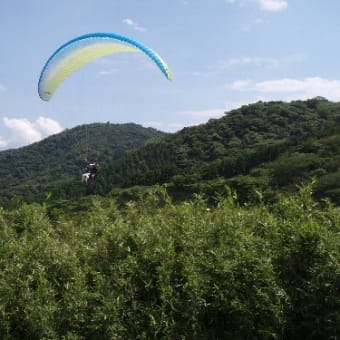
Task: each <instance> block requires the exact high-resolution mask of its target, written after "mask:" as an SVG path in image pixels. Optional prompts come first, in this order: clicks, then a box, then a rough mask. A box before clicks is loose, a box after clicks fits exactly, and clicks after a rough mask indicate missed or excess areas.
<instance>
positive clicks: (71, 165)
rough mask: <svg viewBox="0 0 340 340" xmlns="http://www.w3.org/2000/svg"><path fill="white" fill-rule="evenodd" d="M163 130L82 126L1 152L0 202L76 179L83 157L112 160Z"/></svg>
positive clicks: (84, 158)
mask: <svg viewBox="0 0 340 340" xmlns="http://www.w3.org/2000/svg"><path fill="white" fill-rule="evenodd" d="M164 135H165V133H164V132H160V131H157V130H155V129H152V128H144V127H142V126H140V125H137V124H132V123H130V124H111V123H94V124H88V125H81V126H78V127H75V128H72V129H69V130H65V131H63V132H61V133H59V134H56V135H53V136H50V137H48V138H46V139H44V140H42V141H40V142H37V143H34V144H31V145H28V146H25V147H22V148H18V149H12V150H6V151H2V152H0V163H1V164H2V166H1V167H0V197H1V201H2V202H3V201H5V200H6V198H10V197H13V196H14V195H18V196H20V197H25V198H27V197H29V196H30V197H33V199H34V197H35V195H37V194H39V193H41V192H44V191H46V188H48V187H50V186H51V185H53V186H54V185H57V184H58V183H65V182H69V181H72V180H74V181H79V178H80V174H81V172H82V170H83V168H84V166H85V164H86V160H88V161H94V160H98V161H99V162H100V163H105V162H107V161H109V160H110V161H112V160H115V159H117V158H119V157H121V156H122V155H123V154H124V153H125V152H127V151H130V150H135V149H137V148H139V147H140V146H142V145H143V144H145V143H146V142H148V141H151V140H153V139H157V138H160V137H162V136H164Z"/></svg>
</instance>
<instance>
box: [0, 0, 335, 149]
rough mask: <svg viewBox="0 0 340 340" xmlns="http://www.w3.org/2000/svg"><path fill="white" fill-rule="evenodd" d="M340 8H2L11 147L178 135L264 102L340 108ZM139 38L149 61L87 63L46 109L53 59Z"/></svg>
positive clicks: (1, 135) (40, 3) (229, 2)
mask: <svg viewBox="0 0 340 340" xmlns="http://www.w3.org/2000/svg"><path fill="white" fill-rule="evenodd" d="M339 13H340V1H339V0H323V1H321V0H171V1H170V0H115V1H113V0H58V1H55V0H26V1H22V0H1V2H0V27H1V30H0V39H1V50H0V51H1V53H0V150H5V149H8V148H14V147H19V146H23V145H27V144H30V143H32V142H35V141H38V140H40V139H42V138H45V137H46V136H48V135H50V134H53V133H57V132H60V131H62V129H67V128H68V129H69V128H72V127H74V126H77V125H80V124H84V123H92V122H111V123H127V122H135V123H138V124H142V125H143V126H152V127H155V128H157V129H159V130H163V131H171V132H174V131H177V130H179V129H181V128H183V127H184V126H191V125H196V124H200V123H204V122H206V121H208V120H209V119H210V118H216V117H221V116H223V114H224V112H226V111H229V110H230V109H233V108H237V107H240V106H241V105H244V104H248V103H253V102H256V101H259V100H283V101H290V100H294V99H306V98H312V97H315V96H318V95H321V96H324V97H326V98H328V99H329V100H332V101H340V68H339V60H340V51H339V40H340V39H339V38H340V24H339V19H338V18H339ZM91 32H115V33H119V34H123V35H126V36H129V37H131V38H133V39H136V40H139V41H140V42H142V43H144V44H145V45H147V46H149V47H150V48H152V49H153V50H155V51H156V52H157V53H159V54H160V55H161V56H162V57H163V58H164V59H165V60H166V62H167V63H168V64H169V66H170V68H171V70H172V73H173V81H172V82H169V81H167V80H166V79H165V78H164V76H163V75H162V74H161V72H159V70H158V69H156V68H155V67H154V66H153V65H152V63H151V62H150V61H149V60H148V58H147V57H146V56H145V55H143V54H124V55H123V54H121V55H119V56H117V55H113V56H110V57H105V58H103V59H100V60H98V61H95V62H93V63H91V64H89V65H86V66H85V67H83V68H82V69H81V70H79V71H77V72H75V73H74V74H73V75H72V76H71V77H69V78H68V79H66V81H65V82H64V83H63V84H62V85H61V86H60V87H59V88H58V90H57V92H56V93H55V95H54V96H53V98H52V99H51V101H50V102H44V101H42V100H41V99H40V98H39V96H38V93H37V83H38V79H39V75H40V72H41V69H42V67H43V66H44V64H45V62H46V60H47V59H48V58H49V56H50V55H51V54H52V53H53V52H54V51H55V50H56V49H57V48H58V47H59V46H60V45H62V44H64V43H65V42H67V41H69V40H71V39H73V38H75V37H77V36H79V35H82V34H86V33H91Z"/></svg>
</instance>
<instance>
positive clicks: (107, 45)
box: [38, 33, 172, 101]
mask: <svg viewBox="0 0 340 340" xmlns="http://www.w3.org/2000/svg"><path fill="white" fill-rule="evenodd" d="M121 52H143V53H145V54H146V55H147V56H148V57H149V58H150V59H151V60H152V61H153V62H154V63H155V64H156V65H157V66H158V68H159V69H160V71H161V72H162V73H163V74H164V76H165V77H166V78H167V79H168V80H171V79H172V75H171V71H170V68H169V66H168V65H167V64H166V62H165V61H164V60H163V59H162V58H161V57H160V56H159V55H158V54H157V53H156V52H154V51H153V50H152V49H150V48H149V47H147V46H145V45H144V44H142V43H141V42H138V41H137V40H134V39H131V38H128V37H126V36H123V35H120V34H116V33H90V34H85V35H82V36H79V37H77V38H74V39H72V40H70V41H69V42H67V43H65V44H64V45H62V46H61V47H59V48H58V49H57V50H56V51H55V52H54V53H53V54H52V55H51V57H50V58H49V59H48V60H47V62H46V64H45V66H44V67H43V69H42V71H41V74H40V78H39V84H38V92H39V96H40V98H41V99H42V100H45V101H49V100H50V99H51V97H52V96H53V94H54V92H55V91H56V89H57V88H58V86H59V85H60V84H61V83H62V82H63V81H64V80H65V79H66V78H67V77H68V76H69V75H71V74H72V73H73V72H74V71H76V70H78V69H79V68H81V67H82V66H84V65H86V64H88V63H90V62H91V61H94V60H96V59H98V58H101V57H104V56H107V55H110V54H114V53H121Z"/></svg>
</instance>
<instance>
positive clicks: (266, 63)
mask: <svg viewBox="0 0 340 340" xmlns="http://www.w3.org/2000/svg"><path fill="white" fill-rule="evenodd" d="M281 62H282V61H281V60H280V59H275V58H264V57H263V58H262V57H241V58H230V59H227V60H226V61H224V62H222V63H221V68H224V69H230V68H234V67H241V66H255V67H261V68H263V67H266V68H277V67H278V66H279V65H280V63H281Z"/></svg>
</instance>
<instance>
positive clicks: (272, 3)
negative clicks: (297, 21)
mask: <svg viewBox="0 0 340 340" xmlns="http://www.w3.org/2000/svg"><path fill="white" fill-rule="evenodd" d="M259 4H260V7H261V8H262V9H263V10H265V11H270V12H279V11H282V10H285V9H286V8H287V7H288V2H287V1H285V0H259Z"/></svg>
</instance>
